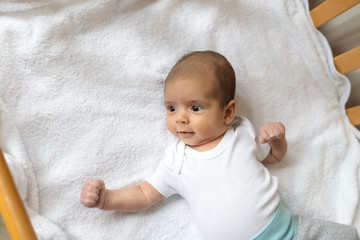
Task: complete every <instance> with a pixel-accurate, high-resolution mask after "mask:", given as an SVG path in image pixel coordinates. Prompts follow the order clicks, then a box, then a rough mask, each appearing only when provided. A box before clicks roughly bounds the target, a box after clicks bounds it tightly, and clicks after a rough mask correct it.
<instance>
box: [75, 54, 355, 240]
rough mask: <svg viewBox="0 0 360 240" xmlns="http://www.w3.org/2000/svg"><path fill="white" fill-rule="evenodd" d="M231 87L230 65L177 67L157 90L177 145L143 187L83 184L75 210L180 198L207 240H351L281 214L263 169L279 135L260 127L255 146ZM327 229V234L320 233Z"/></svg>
mask: <svg viewBox="0 0 360 240" xmlns="http://www.w3.org/2000/svg"><path fill="white" fill-rule="evenodd" d="M235 82H236V81H235V73H234V70H233V68H232V66H231V64H230V63H229V62H228V61H227V60H226V58H225V57H223V56H222V55H221V54H219V53H216V52H212V51H205V52H193V53H190V54H188V55H186V56H184V57H183V58H182V59H180V61H178V62H177V63H176V65H175V66H174V67H173V68H172V70H171V71H170V73H169V74H168V76H167V78H166V82H165V88H164V100H165V108H166V125H167V128H168V130H169V131H170V132H171V133H172V134H173V135H174V136H175V137H177V138H178V140H177V141H176V142H175V143H173V144H172V145H171V146H170V147H169V148H168V149H167V150H166V152H165V157H164V159H163V160H162V161H161V162H160V164H159V166H158V168H157V170H156V171H155V173H154V174H153V175H151V176H150V177H149V178H148V179H146V181H143V182H142V183H140V184H138V185H131V186H126V187H123V188H120V189H117V190H109V189H106V188H105V184H104V182H103V181H102V180H97V179H89V180H88V181H87V182H86V183H85V184H84V186H83V188H82V192H81V200H80V201H81V203H82V204H83V205H84V206H86V207H96V208H100V209H102V210H120V211H126V212H136V211H141V210H144V209H147V208H149V207H150V206H152V205H154V204H156V203H157V202H159V201H160V200H162V199H164V198H167V197H169V196H171V195H173V194H180V195H181V196H182V197H183V198H184V199H185V200H186V201H187V203H188V206H189V209H190V212H191V214H192V216H193V219H194V221H195V223H196V225H197V226H198V228H199V229H200V231H201V232H202V233H203V235H204V237H205V238H206V239H292V238H294V239H302V238H303V239H311V234H317V235H316V236H317V238H316V239H321V238H319V236H320V235H318V234H319V233H318V232H319V231H320V232H325V235H324V236H323V237H324V239H337V238H338V237H339V236H340V238H341V239H357V232H356V229H354V228H352V227H349V226H345V225H341V224H336V223H328V222H323V221H315V222H311V221H306V220H304V219H302V218H301V219H300V218H299V217H294V216H293V215H292V214H291V213H290V211H289V210H288V209H287V208H286V207H285V206H284V204H283V203H282V201H281V199H280V196H279V194H278V192H277V188H278V181H277V178H276V177H273V176H271V175H270V173H269V171H268V170H267V169H266V168H265V167H264V165H263V164H273V163H277V162H279V161H281V160H282V159H283V158H284V156H285V154H286V151H287V142H286V138H285V127H284V125H283V124H281V123H279V122H272V123H267V124H265V125H263V126H262V127H261V128H260V136H259V139H258V140H257V138H256V135H255V131H254V129H253V126H252V125H251V123H250V122H249V121H248V120H247V119H245V118H238V117H235V100H234V95H235ZM234 119H235V120H234ZM299 223H304V224H302V225H301V226H300V227H299ZM317 224H318V225H321V227H319V228H316V227H315V228H314V226H317ZM327 224H328V226H329V227H328V228H330V229H334V228H335V229H334V230H333V232H328V233H326V231H327V228H326V227H325V228H324V226H327ZM320 228H321V229H320ZM319 229H320V230H319ZM316 230H317V231H318V232H316ZM330 231H331V230H330ZM312 232H314V233H312ZM334 232H335V233H334ZM344 232H346V233H344ZM328 234H330V235H328ZM339 234H340V235H339ZM346 234H347V235H346ZM329 236H330V238H329ZM331 237H332V238H331Z"/></svg>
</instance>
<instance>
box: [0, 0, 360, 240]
mask: <svg viewBox="0 0 360 240" xmlns="http://www.w3.org/2000/svg"><path fill="white" fill-rule="evenodd" d="M0 26H1V27H0V45H1V46H2V49H1V52H0V97H1V99H0V100H1V101H0V117H1V121H0V141H1V147H2V148H3V150H4V152H5V157H6V160H7V162H8V164H9V166H10V168H11V171H12V173H13V175H14V178H15V181H16V184H17V186H18V189H19V191H20V194H21V197H22V199H23V200H24V202H25V204H26V206H27V209H28V212H29V215H30V217H31V220H32V223H33V225H34V228H35V230H36V232H37V234H38V236H39V238H40V239H112V238H116V239H130V238H131V239H202V236H201V235H200V233H199V232H198V230H197V228H196V226H195V225H194V224H193V222H192V219H191V216H190V214H189V211H188V209H187V206H186V203H185V202H184V201H183V200H182V199H181V198H179V197H171V198H169V199H166V200H164V201H162V202H161V203H159V204H157V205H156V206H154V207H152V208H151V209H149V210H147V211H145V212H141V213H132V214H129V213H126V214H125V213H120V212H113V211H110V212H103V211H100V210H97V209H86V208H84V207H82V206H81V204H80V202H79V194H80V190H81V186H82V184H83V183H84V181H85V180H86V179H87V178H89V177H95V178H101V179H103V180H104V181H105V183H106V184H107V187H109V188H118V187H121V186H124V185H127V184H131V183H137V182H139V181H141V180H142V179H144V178H146V177H148V176H149V175H150V174H151V173H152V172H153V171H154V170H155V169H156V167H157V164H158V162H159V161H160V159H161V158H162V156H163V151H164V149H165V148H166V147H167V146H168V144H169V143H170V142H171V141H172V140H173V137H172V136H171V134H170V133H168V131H167V130H166V126H165V120H164V119H165V110H164V107H163V98H162V92H163V84H164V78H165V77H166V74H167V72H168V71H169V70H170V68H171V67H172V65H173V64H174V63H175V62H176V61H177V59H179V58H180V57H181V56H182V55H184V54H185V53H188V52H189V51H194V50H207V49H210V50H215V51H218V52H220V53H222V54H223V55H225V56H226V57H227V58H228V60H229V61H230V62H231V63H232V65H233V67H234V69H235V72H236V76H237V92H236V101H237V112H238V114H240V115H243V116H244V117H247V118H248V119H250V120H251V121H252V122H253V124H254V126H255V128H256V129H259V127H260V126H261V125H262V124H263V123H265V122H270V121H281V122H283V123H284V124H285V126H286V129H287V139H288V145H289V148H288V154H287V156H286V158H285V160H284V161H282V162H281V163H280V164H277V165H274V166H270V167H269V168H270V171H271V173H272V174H273V175H275V176H277V177H278V178H279V183H280V189H279V191H280V194H281V196H282V198H283V201H284V203H285V204H286V205H287V206H288V207H289V208H290V209H291V210H292V212H293V213H294V214H304V215H309V216H313V217H318V218H323V219H328V220H333V221H337V222H341V223H345V224H352V225H355V226H357V227H358V229H360V216H359V214H358V213H359V208H358V207H359V183H360V181H359V166H360V144H359V138H360V134H359V132H358V131H357V130H356V129H355V128H354V127H353V126H351V124H350V123H349V121H348V119H347V117H346V116H345V113H344V112H345V111H344V105H345V102H346V100H347V98H348V96H349V90H350V84H349V81H348V79H347V78H346V77H344V76H342V75H340V74H338V73H337V72H336V71H335V68H334V65H333V63H332V56H331V51H330V49H329V46H328V44H327V42H326V40H325V39H324V38H323V37H322V36H321V34H320V33H319V32H318V31H317V30H316V29H315V28H314V26H313V25H312V22H311V20H310V17H309V14H308V5H307V1H306V0H294V1H286V0H274V1H252V0H243V1H235V0H233V1H232V0H229V1H221V2H220V1H219V2H216V1H205V0H196V1H177V0H175V1H166V0H159V1H140V0H135V1H116V0H106V1H102V0H101V1H100V0H84V1H71V2H70V1H40V0H35V1H30V2H24V1H2V2H1V3H0ZM225 214H226V213H225Z"/></svg>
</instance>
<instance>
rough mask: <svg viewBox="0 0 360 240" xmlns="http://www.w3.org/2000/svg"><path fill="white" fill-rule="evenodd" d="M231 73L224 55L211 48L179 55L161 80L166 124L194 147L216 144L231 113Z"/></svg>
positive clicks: (232, 99)
mask: <svg viewBox="0 0 360 240" xmlns="http://www.w3.org/2000/svg"><path fill="white" fill-rule="evenodd" d="M234 95H235V73H234V70H233V68H232V66H231V64H230V63H229V62H228V61H227V60H226V58H225V57H224V56H222V55H221V54H219V53H216V52H212V51H205V52H193V53H190V54H188V55H186V56H184V57H182V58H181V59H180V60H179V61H178V62H177V63H176V64H175V66H174V67H173V68H172V69H171V71H170V73H169V74H168V76H167V78H166V82H165V88H164V100H165V106H166V109H167V115H166V124H167V127H168V129H169V130H170V132H171V133H172V134H173V135H175V136H176V137H178V138H179V139H181V140H182V141H184V142H185V143H186V144H187V145H189V146H191V147H192V148H194V149H197V150H200V151H204V150H209V149H211V148H213V147H215V146H216V145H217V143H218V142H219V141H220V140H221V139H222V136H223V135H224V133H225V131H226V129H227V125H228V124H230V123H231V122H232V120H233V119H234V114H235V101H234Z"/></svg>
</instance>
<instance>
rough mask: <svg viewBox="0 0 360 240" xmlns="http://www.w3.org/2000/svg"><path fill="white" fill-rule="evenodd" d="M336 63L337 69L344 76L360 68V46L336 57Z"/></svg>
mask: <svg viewBox="0 0 360 240" xmlns="http://www.w3.org/2000/svg"><path fill="white" fill-rule="evenodd" d="M334 63H335V67H336V69H337V70H338V71H339V72H340V73H342V74H345V73H348V72H351V71H353V70H355V69H357V68H360V46H358V47H356V48H353V49H351V50H350V51H347V52H345V53H343V54H340V55H338V56H336V57H334Z"/></svg>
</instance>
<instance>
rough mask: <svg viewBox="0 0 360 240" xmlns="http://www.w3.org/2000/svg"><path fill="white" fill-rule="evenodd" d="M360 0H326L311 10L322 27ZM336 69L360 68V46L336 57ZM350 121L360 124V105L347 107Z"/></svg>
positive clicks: (351, 69) (313, 17) (318, 24)
mask: <svg viewBox="0 0 360 240" xmlns="http://www.w3.org/2000/svg"><path fill="white" fill-rule="evenodd" d="M359 3H360V0H326V1H324V2H323V3H321V4H320V5H319V6H317V7H315V8H314V9H312V10H311V11H310V16H311V18H312V21H313V23H314V26H315V27H317V28H318V27H320V26H322V25H323V24H325V23H327V22H328V21H330V20H331V19H333V18H335V17H336V16H338V15H340V14H342V13H343V12H345V11H347V10H349V9H350V8H352V7H354V6H355V5H357V4H359ZM334 64H335V67H336V69H337V70H338V71H339V72H340V73H342V74H345V73H348V72H351V71H353V70H355V69H358V68H360V46H358V47H356V48H353V49H351V50H349V51H347V52H345V53H342V54H340V55H338V56H336V57H334ZM346 115H347V116H348V118H349V120H350V123H351V124H353V125H355V126H356V125H360V105H359V106H356V107H352V108H348V109H346Z"/></svg>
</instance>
